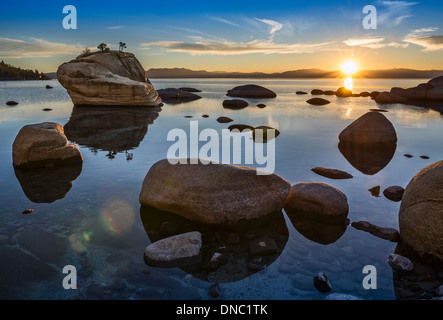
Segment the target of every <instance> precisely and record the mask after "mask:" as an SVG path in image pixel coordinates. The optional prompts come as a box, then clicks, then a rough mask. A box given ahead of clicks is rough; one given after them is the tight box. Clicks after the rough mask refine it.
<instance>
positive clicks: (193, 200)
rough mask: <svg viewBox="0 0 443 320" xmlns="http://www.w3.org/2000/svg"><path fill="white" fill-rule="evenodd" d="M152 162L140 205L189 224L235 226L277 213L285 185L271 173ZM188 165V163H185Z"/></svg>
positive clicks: (196, 162)
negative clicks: (163, 211)
mask: <svg viewBox="0 0 443 320" xmlns="http://www.w3.org/2000/svg"><path fill="white" fill-rule="evenodd" d="M182 160H186V163H184V164H180V163H177V164H171V163H170V162H169V161H168V159H164V160H160V161H158V162H157V163H155V164H154V165H153V166H152V167H151V169H150V170H149V172H148V174H147V175H146V177H145V180H144V181H143V186H142V190H141V192H140V197H139V200H140V203H141V204H142V205H144V206H153V207H155V208H158V209H161V210H165V211H169V212H172V213H176V214H178V215H181V216H183V217H185V218H188V219H190V220H193V221H197V222H203V223H207V224H214V225H235V224H237V223H242V222H245V221H250V220H254V219H258V218H262V217H265V216H267V215H270V214H272V213H275V212H278V211H280V210H281V209H282V208H283V205H284V203H285V200H286V197H287V195H288V193H289V189H290V184H289V182H287V181H286V180H284V179H282V178H280V177H279V176H277V175H276V174H265V175H260V174H258V173H259V172H258V170H256V169H251V168H247V167H240V166H235V165H229V164H222V163H208V164H203V163H202V162H201V160H202V159H189V158H188V159H182ZM191 161H192V162H194V163H191Z"/></svg>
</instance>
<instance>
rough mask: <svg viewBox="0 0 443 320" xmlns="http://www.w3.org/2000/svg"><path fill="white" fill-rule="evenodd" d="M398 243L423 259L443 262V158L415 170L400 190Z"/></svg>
mask: <svg viewBox="0 0 443 320" xmlns="http://www.w3.org/2000/svg"><path fill="white" fill-rule="evenodd" d="M399 227H400V237H401V244H402V246H403V247H405V248H406V249H410V250H411V251H412V252H413V253H415V254H416V255H417V256H418V258H420V259H423V260H424V261H439V262H441V263H443V161H438V162H435V163H433V164H431V165H429V166H427V167H426V168H424V169H422V170H421V171H420V172H418V173H417V174H416V175H415V176H414V178H412V180H411V181H410V182H409V184H408V186H407V187H406V189H405V192H404V194H403V198H402V202H401V206H400V212H399Z"/></svg>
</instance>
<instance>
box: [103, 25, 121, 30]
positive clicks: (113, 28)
mask: <svg viewBox="0 0 443 320" xmlns="http://www.w3.org/2000/svg"><path fill="white" fill-rule="evenodd" d="M123 28H124V27H123V26H113V27H106V28H105V29H108V30H116V29H123Z"/></svg>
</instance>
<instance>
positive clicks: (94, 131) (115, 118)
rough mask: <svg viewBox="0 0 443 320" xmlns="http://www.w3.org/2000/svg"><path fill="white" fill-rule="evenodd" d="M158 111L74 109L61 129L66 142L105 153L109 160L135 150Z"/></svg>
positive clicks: (158, 109) (143, 109)
mask: <svg viewBox="0 0 443 320" xmlns="http://www.w3.org/2000/svg"><path fill="white" fill-rule="evenodd" d="M159 111H161V108H158V107H153V108H130V107H125V108H115V107H82V106H75V107H74V108H73V110H72V114H71V118H70V119H69V121H68V123H66V125H65V127H64V129H65V134H66V136H67V138H68V139H69V140H70V141H72V142H75V143H77V144H79V145H82V146H86V147H89V148H92V149H93V150H94V151H95V152H97V150H103V151H108V154H107V156H108V157H109V158H113V157H115V155H116V154H117V153H119V152H126V157H127V159H128V160H131V159H132V154H131V153H129V152H128V150H131V149H134V148H137V147H138V146H139V144H140V142H141V141H142V140H143V138H144V137H145V135H146V133H147V132H148V125H149V124H152V123H153V122H154V120H155V119H156V118H157V117H158V114H159Z"/></svg>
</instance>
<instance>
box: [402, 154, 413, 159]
mask: <svg viewBox="0 0 443 320" xmlns="http://www.w3.org/2000/svg"><path fill="white" fill-rule="evenodd" d="M404 156H405V157H406V158H412V157H413V155H411V154H405V155H404Z"/></svg>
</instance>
